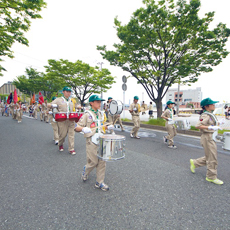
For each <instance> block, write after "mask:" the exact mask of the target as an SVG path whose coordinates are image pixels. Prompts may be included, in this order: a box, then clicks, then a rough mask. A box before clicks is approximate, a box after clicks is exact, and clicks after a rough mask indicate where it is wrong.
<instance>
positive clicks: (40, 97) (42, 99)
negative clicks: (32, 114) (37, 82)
mask: <svg viewBox="0 0 230 230" xmlns="http://www.w3.org/2000/svg"><path fill="white" fill-rule="evenodd" d="M38 102H39V104H40V105H41V104H43V103H44V98H43V96H42V93H41V92H39V97H38Z"/></svg>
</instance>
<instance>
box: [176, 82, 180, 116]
mask: <svg viewBox="0 0 230 230" xmlns="http://www.w3.org/2000/svg"><path fill="white" fill-rule="evenodd" d="M179 94H180V82H178V90H177V106H176V113H177V115H178V114H179V106H180V97H179Z"/></svg>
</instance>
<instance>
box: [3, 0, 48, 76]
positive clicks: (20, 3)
mask: <svg viewBox="0 0 230 230" xmlns="http://www.w3.org/2000/svg"><path fill="white" fill-rule="evenodd" d="M45 6H46V3H45V2H44V1H43V0H1V1H0V18H1V20H0V61H2V58H1V57H3V56H7V57H9V58H13V51H12V50H11V47H12V45H13V44H14V43H15V42H19V43H21V44H23V45H27V46H28V43H29V42H28V40H27V39H26V37H25V36H24V32H27V31H28V30H29V28H30V25H31V20H32V19H36V18H41V15H40V14H39V12H40V11H41V10H42V8H43V7H45ZM2 70H5V69H4V68H3V67H2V66H1V65H0V76H2V73H1V72H2Z"/></svg>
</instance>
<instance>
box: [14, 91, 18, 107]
mask: <svg viewBox="0 0 230 230" xmlns="http://www.w3.org/2000/svg"><path fill="white" fill-rule="evenodd" d="M17 102H18V95H17V90H16V89H14V103H15V104H16V103H17Z"/></svg>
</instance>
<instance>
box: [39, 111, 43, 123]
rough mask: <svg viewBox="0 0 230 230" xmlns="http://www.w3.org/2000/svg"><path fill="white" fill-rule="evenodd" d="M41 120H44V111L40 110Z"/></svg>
mask: <svg viewBox="0 0 230 230" xmlns="http://www.w3.org/2000/svg"><path fill="white" fill-rule="evenodd" d="M40 120H41V121H43V113H42V111H40Z"/></svg>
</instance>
